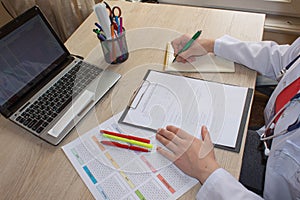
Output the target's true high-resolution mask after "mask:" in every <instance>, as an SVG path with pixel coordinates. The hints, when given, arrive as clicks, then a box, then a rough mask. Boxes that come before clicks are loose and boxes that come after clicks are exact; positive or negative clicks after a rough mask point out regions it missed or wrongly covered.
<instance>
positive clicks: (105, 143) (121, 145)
mask: <svg viewBox="0 0 300 200" xmlns="http://www.w3.org/2000/svg"><path fill="white" fill-rule="evenodd" d="M101 143H102V144H104V145H108V146H114V147H119V148H123V149H130V150H134V151H141V152H149V150H148V149H144V148H142V147H136V146H132V145H128V144H121V143H118V142H113V141H101Z"/></svg>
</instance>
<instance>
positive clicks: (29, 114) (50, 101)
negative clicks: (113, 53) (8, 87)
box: [16, 61, 103, 134]
mask: <svg viewBox="0 0 300 200" xmlns="http://www.w3.org/2000/svg"><path fill="white" fill-rule="evenodd" d="M102 71H103V70H102V69H99V68H97V67H95V66H93V65H91V64H88V63H85V62H82V61H81V62H79V63H77V64H76V65H75V66H74V67H73V68H72V69H71V70H70V71H69V72H67V73H66V74H65V75H64V76H63V77H61V78H60V79H59V80H58V81H57V82H56V83H55V84H54V85H53V86H51V87H50V88H49V89H48V90H47V91H46V92H45V93H44V94H42V95H41V96H40V97H39V98H38V99H37V100H36V101H34V102H33V103H32V104H31V105H30V106H29V107H28V108H27V109H26V110H25V111H24V112H22V113H21V115H20V116H18V117H17V118H16V120H17V121H18V122H20V123H21V124H23V125H24V126H26V127H28V128H30V129H31V130H33V131H35V132H36V133H38V134H39V133H41V132H42V131H43V130H44V129H45V128H46V127H47V125H48V124H49V123H50V122H51V121H53V119H54V118H55V117H56V116H57V115H58V114H59V113H60V112H61V111H62V110H63V109H64V108H65V107H66V106H67V105H68V104H69V103H70V102H71V101H72V98H73V97H75V96H77V95H78V94H79V93H80V92H81V91H82V90H83V89H84V88H85V87H86V86H87V85H88V84H89V83H91V82H92V80H94V79H95V78H96V77H97V76H98V75H99V74H100V73H101V72H102Z"/></svg>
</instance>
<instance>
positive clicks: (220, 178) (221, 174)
mask: <svg viewBox="0 0 300 200" xmlns="http://www.w3.org/2000/svg"><path fill="white" fill-rule="evenodd" d="M196 198H197V199H199V200H200V199H201V200H205V199H207V200H211V199H218V200H222V199H224V200H225V199H229V200H232V199H255V200H256V199H262V198H261V197H260V196H258V195H257V194H255V193H252V192H251V191H249V190H247V189H246V188H245V187H244V186H243V185H242V184H241V183H240V182H238V181H237V180H236V179H235V178H234V177H233V176H231V175H230V174H229V173H228V172H227V171H226V170H224V169H222V168H219V169H217V170H216V171H214V172H213V173H212V174H211V175H210V176H209V177H208V179H207V180H206V181H205V182H204V184H203V185H202V187H201V188H200V190H199V192H198V193H197V196H196Z"/></svg>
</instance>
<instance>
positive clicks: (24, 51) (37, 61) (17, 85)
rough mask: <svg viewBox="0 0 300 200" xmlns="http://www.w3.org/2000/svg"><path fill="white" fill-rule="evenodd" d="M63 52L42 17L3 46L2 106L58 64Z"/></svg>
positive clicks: (0, 66) (0, 47)
mask: <svg viewBox="0 0 300 200" xmlns="http://www.w3.org/2000/svg"><path fill="white" fill-rule="evenodd" d="M62 54H64V50H63V49H62V48H61V46H60V45H59V43H58V42H57V40H56V38H55V37H54V36H53V35H52V33H51V31H50V30H49V29H48V28H47V26H46V25H45V23H44V22H43V20H42V19H41V17H40V16H38V15H37V16H35V17H34V18H32V19H31V20H30V21H28V22H27V23H25V24H23V25H22V26H20V27H19V28H17V29H16V30H14V31H13V32H12V33H10V34H8V35H7V36H5V37H4V38H2V39H1V42H0V84H1V86H0V105H3V103H5V102H6V101H7V100H8V99H10V98H11V97H13V96H14V95H15V94H16V93H18V92H19V91H20V90H21V89H22V88H24V87H25V86H26V85H27V84H28V83H30V82H31V81H33V80H34V79H35V77H37V76H38V75H39V74H40V73H41V72H43V71H44V70H45V69H46V68H47V67H49V66H50V65H51V64H52V63H53V62H54V61H56V60H57V59H58V58H59V57H60V56H61V55H62Z"/></svg>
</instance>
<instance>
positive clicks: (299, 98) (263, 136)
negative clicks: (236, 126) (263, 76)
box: [260, 54, 300, 156]
mask: <svg viewBox="0 0 300 200" xmlns="http://www.w3.org/2000/svg"><path fill="white" fill-rule="evenodd" d="M299 57H300V54H299V55H298V56H297V57H296V58H295V59H294V60H292V62H290V63H289V64H288V65H287V66H286V67H285V68H284V69H283V70H281V71H280V74H279V75H278V76H277V79H278V80H280V79H281V78H282V77H283V75H284V74H285V73H286V71H287V70H288V69H289V68H290V67H291V66H292V65H293V64H294V63H295V62H296V61H297V60H298V59H299ZM296 101H299V102H300V93H298V94H296V95H295V96H294V97H293V98H292V99H291V100H290V101H289V102H288V103H286V104H285V105H284V106H283V107H282V108H281V109H280V110H279V111H278V112H277V113H276V114H275V115H274V116H273V118H272V119H271V120H270V122H269V123H268V125H267V126H266V128H265V131H264V133H263V134H261V136H260V140H261V141H262V142H263V143H264V146H265V151H264V153H265V155H266V156H269V154H270V148H269V147H268V145H267V140H271V139H273V138H275V137H278V136H281V135H284V134H286V133H288V132H291V131H293V130H295V129H297V128H299V127H300V114H299V116H298V118H297V119H296V121H295V122H294V123H293V124H291V125H289V126H288V128H287V129H285V130H283V131H280V132H279V133H277V134H273V135H270V136H267V135H268V133H269V132H270V131H273V130H274V128H275V123H274V121H275V119H276V118H277V117H278V116H279V115H280V114H281V113H283V111H285V109H286V108H287V107H289V106H290V105H291V104H292V103H293V102H296Z"/></svg>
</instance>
